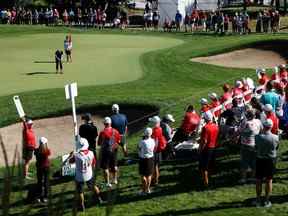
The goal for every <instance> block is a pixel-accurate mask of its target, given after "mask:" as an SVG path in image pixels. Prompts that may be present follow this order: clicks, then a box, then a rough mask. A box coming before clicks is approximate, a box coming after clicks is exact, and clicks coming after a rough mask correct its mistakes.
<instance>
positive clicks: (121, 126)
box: [110, 104, 128, 157]
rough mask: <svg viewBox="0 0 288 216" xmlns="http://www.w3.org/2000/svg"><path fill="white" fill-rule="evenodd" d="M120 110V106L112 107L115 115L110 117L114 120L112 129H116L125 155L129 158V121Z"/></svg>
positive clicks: (114, 105)
mask: <svg viewBox="0 0 288 216" xmlns="http://www.w3.org/2000/svg"><path fill="white" fill-rule="evenodd" d="M119 111H120V108H119V105H118V104H113V105H112V112H113V115H112V116H111V117H110V118H111V120H112V125H111V126H112V128H114V129H116V130H117V131H118V132H119V134H120V137H121V141H120V146H121V148H122V150H123V153H124V155H125V156H126V157H127V156H128V150H127V140H126V134H127V132H128V120H127V117H126V115H124V114H122V113H120V112H119Z"/></svg>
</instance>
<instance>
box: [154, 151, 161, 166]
mask: <svg viewBox="0 0 288 216" xmlns="http://www.w3.org/2000/svg"><path fill="white" fill-rule="evenodd" d="M161 161H162V152H154V166H158V165H160V163H161Z"/></svg>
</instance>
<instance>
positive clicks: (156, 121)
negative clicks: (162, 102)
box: [149, 116, 161, 123]
mask: <svg viewBox="0 0 288 216" xmlns="http://www.w3.org/2000/svg"><path fill="white" fill-rule="evenodd" d="M149 121H150V122H153V123H159V122H161V119H160V118H159V116H153V117H152V118H149Z"/></svg>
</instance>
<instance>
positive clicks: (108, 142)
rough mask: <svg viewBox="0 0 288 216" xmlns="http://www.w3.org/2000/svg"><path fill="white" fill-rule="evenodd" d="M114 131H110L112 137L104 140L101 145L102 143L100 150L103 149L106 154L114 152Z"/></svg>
mask: <svg viewBox="0 0 288 216" xmlns="http://www.w3.org/2000/svg"><path fill="white" fill-rule="evenodd" d="M114 133H115V131H114V129H112V136H111V138H110V139H104V141H103V143H102V148H103V151H106V152H113V151H114V148H113V145H114V143H115V135H114Z"/></svg>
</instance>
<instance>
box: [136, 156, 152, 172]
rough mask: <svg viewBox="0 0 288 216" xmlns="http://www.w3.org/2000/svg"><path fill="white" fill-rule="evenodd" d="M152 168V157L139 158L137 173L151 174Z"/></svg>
mask: <svg viewBox="0 0 288 216" xmlns="http://www.w3.org/2000/svg"><path fill="white" fill-rule="evenodd" d="M153 170H154V160H153V157H152V158H140V160H139V174H140V175H141V176H151V175H152V174H153Z"/></svg>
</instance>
